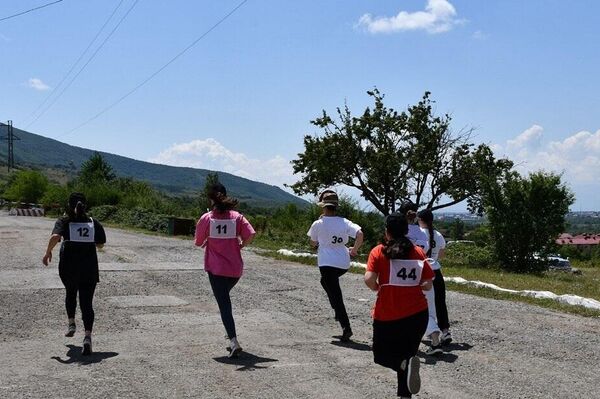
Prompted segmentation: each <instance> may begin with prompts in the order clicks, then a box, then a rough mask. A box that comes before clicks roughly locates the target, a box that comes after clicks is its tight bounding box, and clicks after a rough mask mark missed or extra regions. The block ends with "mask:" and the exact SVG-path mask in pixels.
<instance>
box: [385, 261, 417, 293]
mask: <svg viewBox="0 0 600 399" xmlns="http://www.w3.org/2000/svg"><path fill="white" fill-rule="evenodd" d="M423 265H424V262H423V261H422V260H408V259H391V260H390V281H389V283H388V284H389V285H396V286H400V287H413V286H416V285H419V283H420V282H421V275H422V274H423Z"/></svg>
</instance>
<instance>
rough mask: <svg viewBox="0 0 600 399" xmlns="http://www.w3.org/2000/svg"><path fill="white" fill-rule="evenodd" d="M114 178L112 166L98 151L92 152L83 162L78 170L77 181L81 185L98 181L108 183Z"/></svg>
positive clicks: (93, 183)
mask: <svg viewBox="0 0 600 399" xmlns="http://www.w3.org/2000/svg"><path fill="white" fill-rule="evenodd" d="M115 178H116V175H115V173H114V171H113V168H112V166H110V164H109V163H108V162H106V160H105V159H104V157H102V155H101V154H100V153H98V152H94V154H93V155H92V156H91V157H90V158H89V159H88V160H87V161H85V162H84V163H83V164H81V170H80V171H79V181H80V182H81V183H82V184H83V185H86V186H87V185H95V184H98V183H108V182H110V181H112V180H114V179H115Z"/></svg>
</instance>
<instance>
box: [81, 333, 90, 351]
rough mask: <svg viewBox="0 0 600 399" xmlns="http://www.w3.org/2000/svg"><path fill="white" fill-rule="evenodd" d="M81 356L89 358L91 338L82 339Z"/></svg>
mask: <svg viewBox="0 0 600 399" xmlns="http://www.w3.org/2000/svg"><path fill="white" fill-rule="evenodd" d="M81 354H82V355H83V356H89V355H91V354H92V337H90V336H86V337H85V338H84V339H83V351H82V352H81Z"/></svg>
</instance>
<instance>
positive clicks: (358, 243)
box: [350, 230, 365, 257]
mask: <svg viewBox="0 0 600 399" xmlns="http://www.w3.org/2000/svg"><path fill="white" fill-rule="evenodd" d="M364 236H365V235H364V234H363V232H362V230H359V231H358V232H357V233H356V238H355V239H354V245H353V246H352V247H350V256H352V257H354V256H356V255H358V250H359V249H360V247H361V246H362V245H363V240H364Z"/></svg>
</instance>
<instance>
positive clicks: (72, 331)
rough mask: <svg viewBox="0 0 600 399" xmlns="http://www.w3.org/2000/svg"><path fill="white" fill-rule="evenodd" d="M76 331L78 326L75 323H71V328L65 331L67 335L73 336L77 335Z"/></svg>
mask: <svg viewBox="0 0 600 399" xmlns="http://www.w3.org/2000/svg"><path fill="white" fill-rule="evenodd" d="M75 331H77V326H76V325H75V323H72V324H69V329H68V330H67V332H66V333H65V337H72V336H73V335H75Z"/></svg>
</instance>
